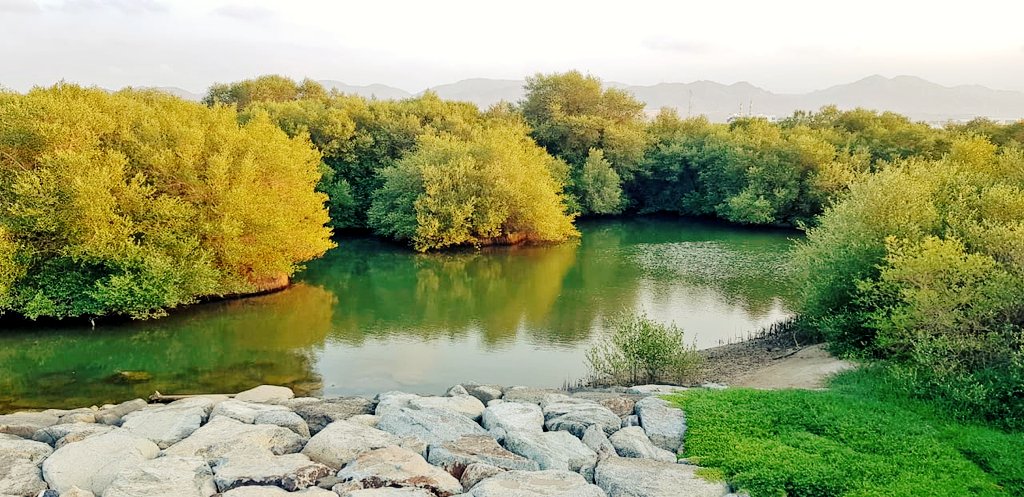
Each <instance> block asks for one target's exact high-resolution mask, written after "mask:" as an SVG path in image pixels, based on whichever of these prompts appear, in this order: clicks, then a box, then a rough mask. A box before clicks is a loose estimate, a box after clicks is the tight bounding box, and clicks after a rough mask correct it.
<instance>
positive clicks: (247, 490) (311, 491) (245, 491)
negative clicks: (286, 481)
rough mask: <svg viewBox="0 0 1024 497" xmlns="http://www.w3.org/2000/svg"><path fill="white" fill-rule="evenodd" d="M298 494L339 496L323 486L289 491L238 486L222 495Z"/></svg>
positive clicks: (276, 496)
mask: <svg viewBox="0 0 1024 497" xmlns="http://www.w3.org/2000/svg"><path fill="white" fill-rule="evenodd" d="M289 495H290V496H293V497H294V496H297V495H301V496H303V497H337V496H338V494H336V493H334V492H331V491H330V490H324V489H322V488H317V487H310V488H307V489H305V490H300V491H298V492H289V491H287V490H285V489H283V488H281V487H267V486H259V487H238V488H236V489H233V490H228V491H227V492H224V493H223V494H221V496H222V497H280V496H285V497H287V496H289Z"/></svg>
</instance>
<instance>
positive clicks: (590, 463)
mask: <svg viewBox="0 0 1024 497" xmlns="http://www.w3.org/2000/svg"><path fill="white" fill-rule="evenodd" d="M505 448H506V449H508V450H510V451H512V452H515V453H516V454H519V455H521V456H523V457H525V458H527V459H531V460H533V461H535V462H536V463H537V465H538V466H540V469H562V470H568V471H575V472H580V471H583V470H586V469H587V468H590V469H593V467H594V465H595V464H596V463H597V453H596V452H594V451H593V450H592V449H591V448H590V447H587V446H586V445H584V444H583V442H581V441H580V439H578V438H576V437H574V436H572V434H570V433H569V432H567V431H546V432H541V433H536V432H529V431H510V432H509V433H508V435H507V436H506V437H505Z"/></svg>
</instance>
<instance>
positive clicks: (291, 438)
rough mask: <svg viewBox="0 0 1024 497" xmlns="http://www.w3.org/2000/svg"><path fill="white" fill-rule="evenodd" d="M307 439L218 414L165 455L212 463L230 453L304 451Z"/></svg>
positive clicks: (275, 427) (286, 452) (282, 429)
mask: <svg viewBox="0 0 1024 497" xmlns="http://www.w3.org/2000/svg"><path fill="white" fill-rule="evenodd" d="M304 442H305V440H304V439H303V438H302V437H300V436H299V435H296V434H295V432H293V431H291V430H289V429H287V428H282V427H280V426H274V425H250V424H245V423H242V422H240V421H237V420H234V419H231V418H227V417H216V418H213V419H211V420H210V422H209V423H206V424H205V425H203V426H202V427H201V428H199V429H198V430H196V431H194V432H193V433H192V435H191V436H189V437H188V438H186V439H184V440H182V441H180V442H178V443H176V444H174V445H172V446H170V447H168V448H167V449H165V450H164V453H165V454H168V455H175V456H197V457H202V458H203V459H206V461H207V462H208V463H210V464H214V463H216V461H217V459H220V458H222V457H224V456H226V455H228V454H232V453H243V454H248V455H250V456H251V457H254V458H255V457H261V456H267V455H281V454H291V453H294V452H298V451H300V450H302V446H303V444H304Z"/></svg>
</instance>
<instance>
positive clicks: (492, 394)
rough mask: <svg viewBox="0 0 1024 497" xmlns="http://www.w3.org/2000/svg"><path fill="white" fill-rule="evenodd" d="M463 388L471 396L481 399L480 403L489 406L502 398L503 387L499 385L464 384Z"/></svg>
mask: <svg viewBox="0 0 1024 497" xmlns="http://www.w3.org/2000/svg"><path fill="white" fill-rule="evenodd" d="M462 386H463V388H465V389H466V392H467V393H469V394H470V395H472V396H474V397H476V398H478V399H480V402H483V403H484V404H487V403H488V402H490V401H492V400H497V399H500V398H501V396H502V390H501V387H500V386H498V385H475V384H464V385H462Z"/></svg>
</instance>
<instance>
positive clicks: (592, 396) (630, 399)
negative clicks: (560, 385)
mask: <svg viewBox="0 0 1024 497" xmlns="http://www.w3.org/2000/svg"><path fill="white" fill-rule="evenodd" d="M572 397H573V398H574V399H587V400H593V401H594V402H597V403H598V404H601V405H603V406H605V407H607V408H608V410H609V411H611V412H614V413H615V415H616V416H619V417H622V416H629V415H630V414H633V406H634V405H636V401H637V400H639V399H640V396H637V395H626V394H622V393H617V392H594V391H587V390H585V391H582V392H576V393H573V394H572Z"/></svg>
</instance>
